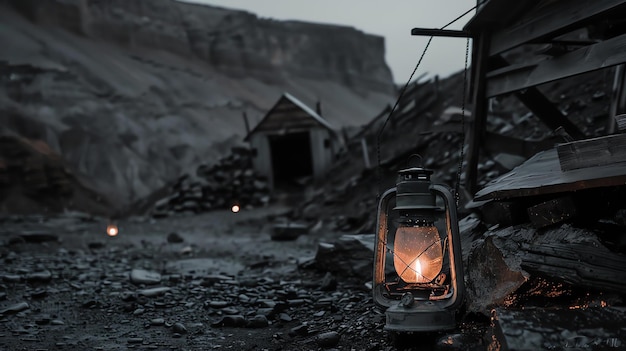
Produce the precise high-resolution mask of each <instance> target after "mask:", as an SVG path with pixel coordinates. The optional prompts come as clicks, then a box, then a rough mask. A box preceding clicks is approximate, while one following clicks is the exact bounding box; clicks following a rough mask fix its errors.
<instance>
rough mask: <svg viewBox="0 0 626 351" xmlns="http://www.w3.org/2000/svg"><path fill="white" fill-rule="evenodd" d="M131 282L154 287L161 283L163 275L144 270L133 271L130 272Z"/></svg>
mask: <svg viewBox="0 0 626 351" xmlns="http://www.w3.org/2000/svg"><path fill="white" fill-rule="evenodd" d="M130 281H131V282H132V283H133V284H137V285H139V284H146V285H153V284H158V283H160V282H161V275H160V274H159V273H157V272H150V271H147V270H144V269H133V270H132V271H131V272H130Z"/></svg>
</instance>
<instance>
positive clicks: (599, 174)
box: [474, 149, 626, 201]
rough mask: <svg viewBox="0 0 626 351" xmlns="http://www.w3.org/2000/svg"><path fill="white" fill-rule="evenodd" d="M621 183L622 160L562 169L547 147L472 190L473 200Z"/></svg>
mask: <svg viewBox="0 0 626 351" xmlns="http://www.w3.org/2000/svg"><path fill="white" fill-rule="evenodd" d="M624 184H626V163H623V162H620V163H611V164H607V165H603V166H597V167H593V168H581V169H574V170H571V171H568V172H563V171H562V170H561V166H560V164H559V159H558V155H557V151H556V149H551V150H546V151H543V152H540V153H538V154H536V155H535V156H533V157H531V158H530V159H529V160H528V161H526V162H524V163H523V164H521V165H519V166H518V167H516V168H514V169H513V170H512V171H510V172H508V173H506V174H504V175H502V176H500V177H499V178H496V179H494V180H493V181H491V182H489V183H488V184H487V185H486V186H485V187H484V188H483V189H481V190H480V191H478V192H477V193H476V195H475V197H474V200H475V201H482V200H491V199H493V200H502V199H510V198H515V197H525V196H535V195H543V194H555V193H560V192H569V191H576V190H582V189H590V188H599V187H610V186H619V185H624Z"/></svg>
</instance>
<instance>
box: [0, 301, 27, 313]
mask: <svg viewBox="0 0 626 351" xmlns="http://www.w3.org/2000/svg"><path fill="white" fill-rule="evenodd" d="M29 308H30V306H29V305H28V304H27V303H26V302H19V303H16V304H14V305H11V306H9V307H6V308H3V309H0V316H4V315H7V314H15V313H18V312H22V311H24V310H27V309H29Z"/></svg>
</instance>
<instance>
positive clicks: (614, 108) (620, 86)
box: [606, 64, 626, 134]
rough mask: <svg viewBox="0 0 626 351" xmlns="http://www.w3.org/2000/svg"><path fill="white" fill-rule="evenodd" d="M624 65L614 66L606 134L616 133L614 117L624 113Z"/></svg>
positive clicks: (625, 96) (625, 67) (625, 103)
mask: <svg viewBox="0 0 626 351" xmlns="http://www.w3.org/2000/svg"><path fill="white" fill-rule="evenodd" d="M625 76H626V65H624V64H621V65H617V66H615V78H614V80H613V89H612V91H611V106H610V108H609V122H608V126H607V128H606V131H607V133H608V134H613V133H615V132H616V129H618V128H617V127H618V126H617V123H616V122H617V120H616V117H617V116H618V115H620V114H623V113H625V112H626V89H624V88H625V87H624V84H625V83H626V77H625Z"/></svg>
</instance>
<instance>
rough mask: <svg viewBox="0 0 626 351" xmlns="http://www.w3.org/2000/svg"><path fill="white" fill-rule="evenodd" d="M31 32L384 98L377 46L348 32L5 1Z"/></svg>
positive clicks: (90, 3) (94, 1)
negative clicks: (57, 31) (39, 27)
mask: <svg viewBox="0 0 626 351" xmlns="http://www.w3.org/2000/svg"><path fill="white" fill-rule="evenodd" d="M8 2H9V3H11V4H12V5H13V7H14V8H16V9H18V10H19V11H20V12H21V13H22V14H24V15H25V16H27V17H28V18H30V19H31V20H32V21H34V22H35V23H38V24H45V25H54V26H59V27H62V28H65V29H67V30H69V31H71V32H74V33H76V34H80V35H84V36H86V37H89V38H93V39H100V40H103V41H106V42H109V43H115V44H118V45H121V46H124V47H129V48H136V49H141V48H144V49H145V48H148V49H157V50H163V51H167V52H170V53H174V54H177V55H181V56H183V57H194V58H199V59H201V60H202V61H204V62H206V63H209V64H210V65H211V66H213V67H216V68H218V69H219V70H220V71H221V72H226V73H229V74H231V75H234V76H237V77H241V76H254V77H257V78H261V79H264V80H267V81H269V82H279V81H280V78H281V77H282V78H285V75H286V76H297V77H306V78H316V79H328V80H332V81H335V82H338V83H341V84H345V85H347V86H352V87H366V88H367V89H368V90H376V91H381V92H385V93H391V92H392V89H393V86H392V78H391V72H390V70H389V68H388V67H387V65H386V63H385V61H384V51H385V48H384V39H383V38H382V37H378V36H374V35H368V34H365V33H363V32H361V31H358V30H356V29H354V28H350V27H341V26H331V25H320V24H313V23H305V22H295V21H288V22H280V21H275V20H270V19H262V18H258V17H257V16H256V15H254V14H251V13H248V12H245V11H236V10H229V9H224V8H219V7H211V6H204V5H197V4H191V3H184V2H178V1H174V0H134V1H124V0H110V1H98V0H51V1H45V2H42V1H38V0H10V1H8Z"/></svg>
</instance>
